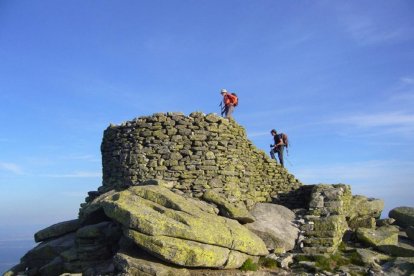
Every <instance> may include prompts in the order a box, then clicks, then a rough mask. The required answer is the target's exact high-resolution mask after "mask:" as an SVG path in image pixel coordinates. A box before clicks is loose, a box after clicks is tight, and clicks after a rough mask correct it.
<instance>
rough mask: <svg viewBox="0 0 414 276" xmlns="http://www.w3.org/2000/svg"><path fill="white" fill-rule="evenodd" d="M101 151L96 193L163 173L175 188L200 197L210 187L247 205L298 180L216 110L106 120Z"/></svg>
mask: <svg viewBox="0 0 414 276" xmlns="http://www.w3.org/2000/svg"><path fill="white" fill-rule="evenodd" d="M101 151H102V162H103V186H102V187H100V189H99V191H100V192H101V193H102V192H105V191H109V190H111V189H114V188H116V189H123V188H126V187H129V186H131V185H140V183H142V182H143V181H145V180H148V179H162V180H163V181H168V182H170V183H171V189H172V190H173V191H175V192H177V193H184V194H188V195H190V196H194V197H201V196H202V195H203V193H204V192H205V191H206V190H208V189H214V190H216V191H217V192H219V193H222V194H225V195H226V198H227V199H228V200H229V201H234V202H236V201H241V200H242V201H244V202H245V203H247V205H252V204H254V203H255V202H264V201H268V202H270V201H271V196H272V195H275V194H276V193H277V192H289V191H291V190H294V189H297V188H298V187H300V186H301V183H300V182H299V181H298V180H297V179H295V177H294V176H293V175H291V174H289V173H288V171H287V170H286V169H284V168H282V167H281V166H279V165H278V164H277V163H276V162H275V161H274V160H272V159H270V158H269V157H268V156H267V154H266V153H265V152H264V151H262V150H259V149H257V148H256V147H255V146H254V145H253V144H252V142H251V141H249V140H248V139H247V136H246V131H245V129H244V128H243V127H241V126H240V125H238V124H237V123H236V122H235V121H233V120H229V119H225V118H222V117H220V116H218V115H216V114H208V115H205V114H203V113H200V112H194V113H191V114H190V115H189V116H185V115H184V114H182V113H157V114H154V115H152V116H146V117H139V118H136V119H134V120H132V121H128V122H124V123H122V124H121V125H117V126H115V125H110V126H109V127H108V128H107V129H106V130H105V132H104V137H103V141H102V145H101ZM248 203H251V204H248Z"/></svg>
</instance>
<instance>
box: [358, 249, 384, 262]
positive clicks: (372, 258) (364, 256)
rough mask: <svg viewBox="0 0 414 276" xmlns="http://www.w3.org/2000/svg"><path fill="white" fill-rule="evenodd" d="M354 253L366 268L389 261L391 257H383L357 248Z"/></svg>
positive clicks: (371, 251)
mask: <svg viewBox="0 0 414 276" xmlns="http://www.w3.org/2000/svg"><path fill="white" fill-rule="evenodd" d="M356 253H357V254H358V256H359V258H360V260H361V262H362V263H364V264H365V265H367V266H370V265H375V264H379V263H381V262H382V261H387V260H389V259H391V257H390V256H388V255H384V254H381V253H378V252H376V251H373V250H370V249H366V248H357V249H356Z"/></svg>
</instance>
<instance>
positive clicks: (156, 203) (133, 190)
mask: <svg viewBox="0 0 414 276" xmlns="http://www.w3.org/2000/svg"><path fill="white" fill-rule="evenodd" d="M101 210H102V211H103V212H104V213H105V215H106V216H108V217H109V218H111V219H112V220H114V221H116V222H118V223H120V224H121V225H122V226H123V228H124V236H126V237H128V238H130V239H131V240H133V241H134V242H135V243H136V244H137V245H138V246H140V247H141V248H144V249H145V250H146V251H148V252H149V253H151V254H153V255H155V256H157V257H160V258H161V259H163V260H165V261H167V262H170V263H173V264H177V265H182V266H186V267H231V268H234V267H239V266H241V264H243V262H244V261H245V260H246V259H247V258H249V256H260V255H266V254H267V253H268V251H267V250H266V246H265V245H264V243H263V241H262V240H261V239H260V238H258V237H257V236H256V235H254V234H253V233H251V232H250V231H248V230H247V228H245V227H243V226H242V225H240V224H239V223H238V222H237V221H234V220H230V219H227V218H224V217H221V216H218V215H216V214H215V213H212V212H206V211H205V210H202V209H201V208H198V207H197V206H195V205H194V204H192V203H191V202H189V201H187V200H186V198H184V197H182V196H179V195H177V194H175V193H173V192H171V191H170V190H169V189H167V188H164V187H161V186H134V187H130V188H128V189H126V190H124V191H121V192H110V193H108V194H104V195H102V196H100V197H98V198H96V199H95V200H93V201H92V202H91V203H89V204H88V205H87V206H85V207H84V208H83V210H82V211H81V220H83V221H88V220H89V219H90V218H91V217H94V215H95V214H96V213H97V212H100V211H101Z"/></svg>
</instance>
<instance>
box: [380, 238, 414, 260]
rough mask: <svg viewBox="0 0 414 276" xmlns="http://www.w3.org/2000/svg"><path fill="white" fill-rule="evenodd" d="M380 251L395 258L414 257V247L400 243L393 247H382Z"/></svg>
mask: <svg viewBox="0 0 414 276" xmlns="http://www.w3.org/2000/svg"><path fill="white" fill-rule="evenodd" d="M377 248H378V250H380V251H381V252H384V253H385V254H388V255H391V256H394V257H414V246H413V245H411V244H408V243H402V242H399V243H397V244H391V245H380V246H378V247H377Z"/></svg>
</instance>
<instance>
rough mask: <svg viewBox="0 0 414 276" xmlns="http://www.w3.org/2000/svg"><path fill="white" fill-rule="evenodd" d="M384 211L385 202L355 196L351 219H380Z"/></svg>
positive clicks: (349, 213) (350, 213)
mask: <svg viewBox="0 0 414 276" xmlns="http://www.w3.org/2000/svg"><path fill="white" fill-rule="evenodd" d="M383 209H384V200H382V199H376V198H367V197H366V196H361V195H354V196H353V197H352V200H351V204H350V208H349V212H348V214H347V216H348V217H349V219H353V218H356V217H372V218H379V217H380V216H381V212H382V210H383Z"/></svg>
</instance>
